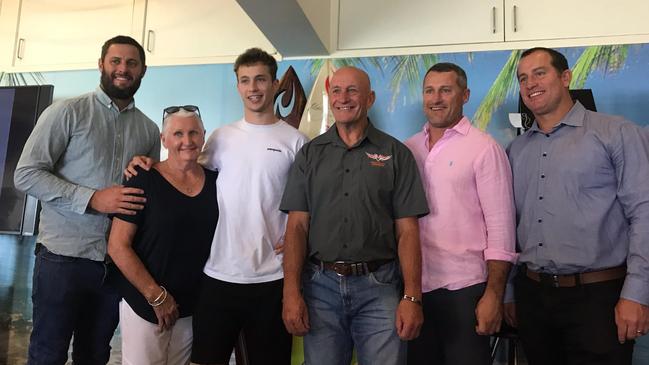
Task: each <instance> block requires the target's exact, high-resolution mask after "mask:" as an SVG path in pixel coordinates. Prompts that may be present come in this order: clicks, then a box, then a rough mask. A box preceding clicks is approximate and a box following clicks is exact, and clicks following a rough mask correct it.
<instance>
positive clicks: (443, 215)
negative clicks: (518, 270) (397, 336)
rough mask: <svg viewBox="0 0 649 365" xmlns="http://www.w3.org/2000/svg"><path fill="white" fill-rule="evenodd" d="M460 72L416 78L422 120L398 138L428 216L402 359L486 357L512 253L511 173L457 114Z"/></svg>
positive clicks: (462, 85) (477, 362)
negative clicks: (415, 322) (416, 306)
mask: <svg viewBox="0 0 649 365" xmlns="http://www.w3.org/2000/svg"><path fill="white" fill-rule="evenodd" d="M469 93H470V92H469V89H468V88H467V79H466V73H465V72H464V70H462V68H460V67H459V66H457V65H455V64H452V63H438V64H436V65H434V66H432V67H431V68H430V69H429V70H428V72H427V73H426V75H425V77H424V85H423V106H424V113H425V114H426V118H427V120H428V123H426V124H425V125H424V127H423V130H422V131H421V132H419V133H417V134H416V135H414V136H413V137H411V138H410V139H408V140H407V141H406V145H407V146H408V147H409V148H410V150H411V151H412V153H413V155H414V156H415V160H416V161H417V166H418V167H419V172H420V175H421V178H422V181H423V184H424V188H425V190H426V198H427V200H428V206H429V208H430V214H429V215H427V216H425V217H423V218H420V219H419V232H420V239H421V250H422V261H423V262H422V263H423V265H422V291H423V293H424V294H423V307H424V318H425V320H424V325H423V328H422V329H421V334H420V336H419V338H417V339H415V340H413V341H410V343H409V345H408V364H409V365H413V364H452V365H462V364H467V365H469V364H470V365H481V364H485V365H486V364H489V363H490V351H489V335H491V334H493V333H495V332H497V331H498V330H499V329H500V323H501V321H502V316H503V310H502V305H503V304H502V302H503V294H504V290H505V284H506V281H507V275H508V273H509V270H510V267H511V264H512V263H513V262H515V261H516V253H515V249H514V245H515V241H514V237H515V236H514V224H515V216H514V214H515V213H514V204H513V198H512V176H511V169H510V167H509V162H508V160H507V156H506V155H505V152H504V150H503V148H502V147H501V146H500V145H499V144H498V143H497V142H496V141H494V139H493V138H491V137H490V136H489V135H487V134H486V133H484V132H482V131H480V130H479V129H477V128H474V127H473V126H472V125H471V122H470V121H469V119H468V118H466V117H465V116H463V111H462V108H463V105H464V104H465V103H466V102H467V101H468V100H469Z"/></svg>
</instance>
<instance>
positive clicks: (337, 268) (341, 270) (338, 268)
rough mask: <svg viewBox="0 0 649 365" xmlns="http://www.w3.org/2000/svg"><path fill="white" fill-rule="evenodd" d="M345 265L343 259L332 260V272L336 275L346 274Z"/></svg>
mask: <svg viewBox="0 0 649 365" xmlns="http://www.w3.org/2000/svg"><path fill="white" fill-rule="evenodd" d="M345 265H346V263H345V261H335V262H334V265H333V269H334V272H335V273H336V275H338V276H347V274H346V272H345V267H346V266H345Z"/></svg>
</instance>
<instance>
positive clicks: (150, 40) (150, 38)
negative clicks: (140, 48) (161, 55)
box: [146, 30, 155, 53]
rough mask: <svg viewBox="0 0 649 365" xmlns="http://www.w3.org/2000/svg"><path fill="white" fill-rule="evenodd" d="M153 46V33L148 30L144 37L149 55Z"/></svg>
mask: <svg viewBox="0 0 649 365" xmlns="http://www.w3.org/2000/svg"><path fill="white" fill-rule="evenodd" d="M154 46H155V32H154V31H153V30H149V32H148V33H147V37H146V50H147V51H149V53H151V52H153V47H154Z"/></svg>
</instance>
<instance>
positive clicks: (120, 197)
mask: <svg viewBox="0 0 649 365" xmlns="http://www.w3.org/2000/svg"><path fill="white" fill-rule="evenodd" d="M142 194H144V191H143V190H142V189H137V188H127V187H124V186H122V185H115V186H111V187H109V188H105V189H101V190H97V191H95V193H94V194H92V197H91V198H90V202H89V203H88V205H89V206H90V208H92V209H94V210H96V211H98V212H100V213H106V214H111V213H119V214H126V215H135V213H136V211H138V210H142V209H143V208H144V203H146V198H144V197H142V196H137V195H142Z"/></svg>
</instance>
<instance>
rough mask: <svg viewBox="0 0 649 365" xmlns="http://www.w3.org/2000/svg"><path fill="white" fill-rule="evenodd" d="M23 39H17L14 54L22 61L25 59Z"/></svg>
mask: <svg viewBox="0 0 649 365" xmlns="http://www.w3.org/2000/svg"><path fill="white" fill-rule="evenodd" d="M24 53H25V38H20V39H18V52H16V57H17V58H18V59H19V60H22V59H23V57H25V54H24Z"/></svg>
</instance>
